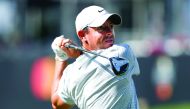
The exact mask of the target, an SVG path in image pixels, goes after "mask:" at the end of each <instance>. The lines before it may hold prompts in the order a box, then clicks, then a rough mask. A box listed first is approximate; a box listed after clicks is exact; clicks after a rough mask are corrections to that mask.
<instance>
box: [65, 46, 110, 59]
mask: <svg viewBox="0 0 190 109" xmlns="http://www.w3.org/2000/svg"><path fill="white" fill-rule="evenodd" d="M65 47H67V48H73V49H76V50H80V51H82V52H88V53H90V54H93V55H96V56H100V57H102V58H106V59H109V58H108V57H105V56H103V55H100V54H98V53H95V52H92V51H88V50H85V49H83V48H82V47H77V46H75V45H72V44H69V43H67V44H65Z"/></svg>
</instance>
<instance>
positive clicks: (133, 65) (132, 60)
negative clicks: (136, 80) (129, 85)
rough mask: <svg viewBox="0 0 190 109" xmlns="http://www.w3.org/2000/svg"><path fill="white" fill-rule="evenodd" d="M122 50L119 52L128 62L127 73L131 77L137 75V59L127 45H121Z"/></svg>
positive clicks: (138, 72) (138, 70)
mask: <svg viewBox="0 0 190 109" xmlns="http://www.w3.org/2000/svg"><path fill="white" fill-rule="evenodd" d="M122 46H123V49H122V50H121V51H122V52H121V55H122V56H123V57H125V58H127V59H128V60H129V69H128V72H129V73H130V74H131V75H139V74H140V69H139V64H138V61H137V58H136V56H135V54H134V53H133V51H132V49H131V47H130V46H129V45H128V44H125V45H122Z"/></svg>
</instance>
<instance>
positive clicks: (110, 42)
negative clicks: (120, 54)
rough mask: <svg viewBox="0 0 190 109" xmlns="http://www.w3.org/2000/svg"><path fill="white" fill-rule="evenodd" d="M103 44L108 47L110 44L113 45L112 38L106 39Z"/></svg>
mask: <svg viewBox="0 0 190 109" xmlns="http://www.w3.org/2000/svg"><path fill="white" fill-rule="evenodd" d="M105 43H106V44H109V45H110V44H111V45H113V43H114V40H113V39H112V38H110V39H106V40H105Z"/></svg>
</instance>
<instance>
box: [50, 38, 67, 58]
mask: <svg viewBox="0 0 190 109" xmlns="http://www.w3.org/2000/svg"><path fill="white" fill-rule="evenodd" d="M63 37H64V36H63V35H61V36H59V37H56V38H55V39H54V41H53V42H52V44H51V48H52V50H53V52H54V53H55V60H58V61H65V60H67V59H68V58H69V57H68V55H67V53H66V52H65V51H63V50H62V49H61V48H60V47H59V46H58V44H59V43H61V40H62V38H63Z"/></svg>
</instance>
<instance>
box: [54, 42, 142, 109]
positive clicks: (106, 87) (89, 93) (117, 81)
mask: <svg viewBox="0 0 190 109" xmlns="http://www.w3.org/2000/svg"><path fill="white" fill-rule="evenodd" d="M94 52H96V53H99V54H101V55H103V56H106V57H121V58H125V59H127V60H128V61H129V67H128V70H127V71H126V72H125V74H124V75H121V76H117V75H115V74H114V72H113V71H112V68H111V64H110V61H109V60H108V59H105V58H102V57H100V56H95V55H93V54H89V53H84V54H83V55H81V56H79V57H78V58H77V59H76V61H75V62H74V63H72V64H70V65H68V66H67V67H66V69H65V70H64V72H63V76H62V78H61V80H60V83H59V88H58V92H57V93H58V95H59V96H60V97H61V98H62V100H63V101H64V102H65V103H68V104H71V105H72V104H76V105H77V106H78V107H79V108H80V109H138V108H139V105H138V99H137V95H136V90H135V85H134V82H133V79H132V75H134V74H139V73H140V71H139V65H138V62H137V59H136V57H135V56H134V54H133V52H132V50H131V48H130V47H129V45H127V44H126V45H120V46H119V45H113V46H112V47H110V48H108V49H102V50H97V51H94Z"/></svg>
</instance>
